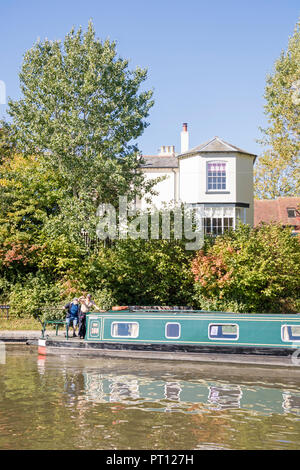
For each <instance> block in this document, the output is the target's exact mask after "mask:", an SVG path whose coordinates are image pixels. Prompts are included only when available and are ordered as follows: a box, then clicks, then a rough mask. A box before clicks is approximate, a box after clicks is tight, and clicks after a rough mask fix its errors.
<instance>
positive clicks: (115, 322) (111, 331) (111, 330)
mask: <svg viewBox="0 0 300 470" xmlns="http://www.w3.org/2000/svg"><path fill="white" fill-rule="evenodd" d="M120 323H126V324H128V323H131V324H133V325H137V335H135V336H129V335H125V336H121V335H113V325H116V324H120ZM139 332H140V325H139V323H138V322H136V321H113V322H112V323H111V326H110V334H111V336H112V337H113V338H137V337H138V336H139Z"/></svg>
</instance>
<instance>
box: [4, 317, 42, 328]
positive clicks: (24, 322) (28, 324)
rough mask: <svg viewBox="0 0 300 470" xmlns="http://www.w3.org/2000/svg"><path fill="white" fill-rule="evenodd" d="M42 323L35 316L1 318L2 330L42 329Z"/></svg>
mask: <svg viewBox="0 0 300 470" xmlns="http://www.w3.org/2000/svg"><path fill="white" fill-rule="evenodd" d="M40 329H41V324H40V322H39V321H37V320H34V319H33V318H9V319H8V320H7V319H6V318H0V330H40Z"/></svg>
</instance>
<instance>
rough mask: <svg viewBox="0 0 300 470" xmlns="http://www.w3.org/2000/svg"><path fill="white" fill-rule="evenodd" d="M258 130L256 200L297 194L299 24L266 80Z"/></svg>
mask: <svg viewBox="0 0 300 470" xmlns="http://www.w3.org/2000/svg"><path fill="white" fill-rule="evenodd" d="M264 97H265V100H266V104H265V114H266V116H267V118H268V127H267V128H266V129H262V132H263V134H264V137H263V139H262V140H261V143H262V144H263V145H264V146H265V147H266V151H265V153H264V154H263V155H262V156H261V157H260V158H259V159H258V162H257V164H256V168H255V190H256V196H257V197H258V198H260V199H263V198H266V199H274V198H277V197H280V196H297V195H299V189H300V186H299V182H300V165H299V163H300V161H299V157H300V23H299V22H298V23H297V25H296V28H295V31H294V34H293V36H292V37H291V38H290V39H289V43H288V48H287V50H286V51H283V52H282V53H281V55H280V57H279V59H278V60H277V61H276V62H275V67H274V72H273V74H272V75H269V76H268V77H267V84H266V88H265V95H264Z"/></svg>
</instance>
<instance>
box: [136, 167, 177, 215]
mask: <svg viewBox="0 0 300 470" xmlns="http://www.w3.org/2000/svg"><path fill="white" fill-rule="evenodd" d="M143 173H144V174H145V177H146V179H147V180H149V179H155V178H158V177H161V176H166V178H165V179H164V180H163V181H160V182H159V183H157V184H156V186H155V187H154V188H153V189H154V190H155V191H156V192H157V193H158V195H157V196H151V200H152V204H151V206H155V207H157V208H159V207H161V206H162V204H163V203H171V202H173V201H174V200H176V199H178V179H179V178H178V169H177V168H174V169H171V168H157V169H155V168H151V169H143ZM136 207H137V209H142V210H143V209H146V207H149V204H147V202H146V200H145V198H143V199H142V200H140V199H139V200H137V201H136Z"/></svg>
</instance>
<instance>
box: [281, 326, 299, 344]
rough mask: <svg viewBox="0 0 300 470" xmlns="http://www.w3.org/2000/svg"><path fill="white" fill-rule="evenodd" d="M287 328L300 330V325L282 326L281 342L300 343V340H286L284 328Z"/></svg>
mask: <svg viewBox="0 0 300 470" xmlns="http://www.w3.org/2000/svg"><path fill="white" fill-rule="evenodd" d="M287 326H291V327H293V326H297V327H298V328H300V325H287V324H285V325H282V326H281V340H282V341H283V342H284V343H300V339H284V333H283V332H284V328H286V327H287ZM299 336H300V335H299Z"/></svg>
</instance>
